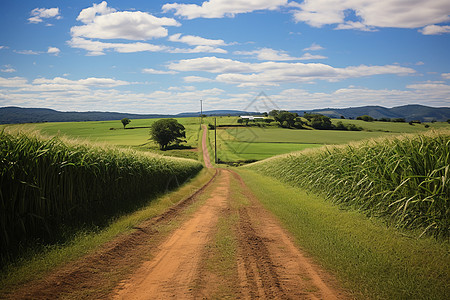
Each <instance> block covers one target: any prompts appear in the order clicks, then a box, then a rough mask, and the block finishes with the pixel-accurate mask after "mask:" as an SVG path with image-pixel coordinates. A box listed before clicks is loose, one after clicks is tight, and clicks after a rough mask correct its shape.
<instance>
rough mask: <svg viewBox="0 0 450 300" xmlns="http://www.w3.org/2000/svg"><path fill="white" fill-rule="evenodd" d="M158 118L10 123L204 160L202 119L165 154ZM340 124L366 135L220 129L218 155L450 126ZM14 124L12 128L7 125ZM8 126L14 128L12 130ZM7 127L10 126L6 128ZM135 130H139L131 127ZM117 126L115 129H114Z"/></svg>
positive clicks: (247, 157) (228, 157)
mask: <svg viewBox="0 0 450 300" xmlns="http://www.w3.org/2000/svg"><path fill="white" fill-rule="evenodd" d="M214 119H216V122H217V125H218V126H226V125H236V124H238V123H237V120H238V117H217V118H214V117H205V118H203V124H206V125H208V124H212V125H213V124H214ZM156 120H158V119H137V120H131V123H130V124H129V125H128V126H127V128H129V129H126V130H124V129H123V126H122V123H121V122H120V121H119V120H116V121H99V122H67V123H39V124H25V125H9V126H13V127H17V126H18V127H24V128H34V129H37V130H40V131H41V132H42V133H44V134H48V135H51V136H52V135H66V136H69V137H75V138H81V139H87V140H90V141H94V142H105V143H108V144H113V145H116V146H120V147H131V148H133V149H136V150H142V151H151V152H156V153H159V154H162V155H165V156H178V157H185V158H191V159H198V151H197V150H198V149H197V148H198V142H199V129H200V124H199V123H200V119H199V118H178V119H177V120H178V121H179V122H180V123H181V124H183V125H184V126H185V128H186V140H187V143H186V144H183V145H186V146H187V147H188V148H189V147H191V149H172V150H167V151H160V150H159V148H158V146H157V145H156V144H155V143H154V142H152V141H151V140H149V128H148V127H150V126H151V124H152V123H153V122H155V121H156ZM332 121H333V123H334V124H336V123H337V122H339V121H342V122H343V123H344V124H355V125H356V126H358V127H362V128H363V129H364V131H334V130H295V129H284V128H279V127H278V126H276V125H272V126H267V127H263V128H259V127H240V128H239V127H232V128H227V127H219V128H218V131H217V149H218V157H219V159H220V160H221V161H223V162H237V161H253V160H262V159H265V158H269V157H272V156H275V155H279V154H284V153H290V152H294V151H299V150H303V149H306V148H317V147H320V146H322V145H334V144H345V143H348V142H352V141H360V140H364V139H371V138H377V137H380V136H385V135H396V134H399V133H413V132H425V131H429V130H430V129H439V128H450V125H449V124H448V123H443V122H436V123H427V124H428V125H429V126H430V127H429V128H425V126H424V124H414V125H409V124H408V123H393V122H364V121H360V120H346V119H345V120H341V119H332ZM7 126H8V125H7ZM9 126H8V127H9ZM3 127H5V126H3ZM133 127H138V128H135V129H131V128H133ZM111 128H112V129H113V130H111ZM209 140H210V143H211V144H210V148H211V150H212V149H214V144H213V143H214V135H213V132H212V131H210V136H209Z"/></svg>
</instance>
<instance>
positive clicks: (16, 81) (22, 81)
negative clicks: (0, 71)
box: [0, 77, 27, 88]
mask: <svg viewBox="0 0 450 300" xmlns="http://www.w3.org/2000/svg"><path fill="white" fill-rule="evenodd" d="M26 84H27V79H26V78H23V77H11V78H4V77H0V86H1V87H13V88H19V87H23V86H26Z"/></svg>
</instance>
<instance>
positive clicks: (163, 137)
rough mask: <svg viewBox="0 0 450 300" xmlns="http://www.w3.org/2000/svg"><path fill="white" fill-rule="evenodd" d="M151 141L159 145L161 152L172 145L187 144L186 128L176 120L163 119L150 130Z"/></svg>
mask: <svg viewBox="0 0 450 300" xmlns="http://www.w3.org/2000/svg"><path fill="white" fill-rule="evenodd" d="M150 136H151V139H152V140H154V141H155V142H157V143H158V144H159V148H160V149H161V150H166V149H167V145H169V144H171V143H176V144H179V143H181V142H186V141H185V140H182V139H181V138H186V132H185V128H184V126H183V125H182V124H180V123H178V121H177V120H175V119H161V120H158V121H156V122H155V123H153V124H152V127H151V128H150Z"/></svg>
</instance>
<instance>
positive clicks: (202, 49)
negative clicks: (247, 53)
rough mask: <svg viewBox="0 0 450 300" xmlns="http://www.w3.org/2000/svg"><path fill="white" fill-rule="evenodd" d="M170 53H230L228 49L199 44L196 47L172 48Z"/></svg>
mask: <svg viewBox="0 0 450 300" xmlns="http://www.w3.org/2000/svg"><path fill="white" fill-rule="evenodd" d="M167 52H170V53H228V51H227V50H225V49H222V48H216V47H212V46H197V47H194V48H171V49H170V50H168V51H167Z"/></svg>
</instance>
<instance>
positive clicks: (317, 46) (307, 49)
mask: <svg viewBox="0 0 450 300" xmlns="http://www.w3.org/2000/svg"><path fill="white" fill-rule="evenodd" d="M323 49H324V48H323V47H322V46H320V45H319V44H316V43H312V44H311V46H309V47H308V48H305V49H303V51H318V50H323Z"/></svg>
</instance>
